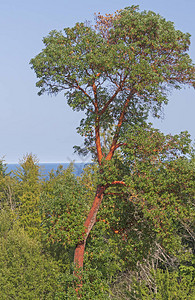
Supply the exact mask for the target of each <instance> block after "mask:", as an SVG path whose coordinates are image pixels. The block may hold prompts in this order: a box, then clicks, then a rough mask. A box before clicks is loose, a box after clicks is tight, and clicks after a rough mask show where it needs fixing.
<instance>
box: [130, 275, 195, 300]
mask: <svg viewBox="0 0 195 300" xmlns="http://www.w3.org/2000/svg"><path fill="white" fill-rule="evenodd" d="M152 279H153V280H154V281H155V291H154V290H151V289H150V288H148V286H147V284H146V283H144V282H142V283H141V284H140V285H138V284H137V283H136V282H135V283H134V287H135V289H132V294H131V293H130V295H132V299H143V300H150V299H151V300H152V299H157V300H166V299H167V300H174V299H178V300H183V299H186V300H187V299H189V300H191V299H194V296H195V288H194V283H195V282H194V277H193V274H192V272H190V274H185V273H183V274H180V272H178V271H175V272H169V271H168V270H165V271H163V270H160V269H157V271H153V278H152ZM136 285H137V287H136Z"/></svg>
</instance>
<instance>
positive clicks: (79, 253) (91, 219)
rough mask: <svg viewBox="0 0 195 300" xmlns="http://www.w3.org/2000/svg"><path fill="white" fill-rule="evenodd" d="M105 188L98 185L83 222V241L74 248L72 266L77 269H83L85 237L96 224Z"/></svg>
mask: <svg viewBox="0 0 195 300" xmlns="http://www.w3.org/2000/svg"><path fill="white" fill-rule="evenodd" d="M105 189H106V187H105V186H102V185H99V186H98V187H97V191H96V195H95V199H94V201H93V205H92V207H91V210H90V212H89V214H88V217H87V219H86V221H85V224H84V226H85V236H84V237H83V240H82V241H81V242H80V243H79V244H78V245H77V246H76V249H75V253H74V264H75V266H76V267H77V268H78V269H81V270H82V268H83V259H84V252H85V244H86V240H87V237H88V235H89V233H90V231H91V229H92V228H93V225H94V224H95V222H96V215H97V212H98V209H99V207H100V204H101V202H102V198H103V193H104V191H105Z"/></svg>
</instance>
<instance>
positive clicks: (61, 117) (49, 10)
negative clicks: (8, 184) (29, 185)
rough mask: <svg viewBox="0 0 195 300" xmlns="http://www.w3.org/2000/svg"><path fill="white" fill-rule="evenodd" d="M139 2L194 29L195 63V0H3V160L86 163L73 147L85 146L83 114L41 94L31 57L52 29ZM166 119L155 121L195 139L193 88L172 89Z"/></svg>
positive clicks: (0, 126)
mask: <svg viewBox="0 0 195 300" xmlns="http://www.w3.org/2000/svg"><path fill="white" fill-rule="evenodd" d="M130 5H139V6H140V10H145V9H146V10H153V11H154V12H157V13H159V14H160V15H162V16H163V17H165V18H166V19H167V20H171V21H173V22H174V23H175V27H176V28H177V29H179V30H181V31H183V32H189V33H190V34H191V35H192V37H191V48H190V55H191V57H192V59H193V60H194V61H195V19H194V11H195V1H194V0H185V1H181V0H163V1H157V0H145V1H125V0H120V1H119V0H118V1H116V0H104V1H103V0H99V1H92V0H91V1H89V0H82V1H79V0H72V1H70V0H55V1H51V0H47V1H46V0H33V1H27V0H17V1H16V0H1V1H0V36H1V40H0V43H1V56H0V66H1V67H0V94H1V97H0V107H1V115H0V141H1V147H0V158H2V157H4V159H5V161H6V162H7V163H10V162H18V161H19V159H21V158H22V157H23V155H25V154H26V153H31V152H32V153H33V154H36V155H37V157H38V159H39V160H40V162H69V161H71V160H75V161H81V160H82V159H81V158H79V157H78V156H77V155H75V154H73V146H74V145H81V144H82V138H81V137H80V136H79V135H78V134H77V133H76V127H77V126H78V125H79V121H80V118H81V114H79V113H76V112H72V111H71V109H70V108H69V107H68V106H67V104H66V99H65V98H64V97H63V94H60V95H58V96H57V97H50V96H47V95H44V96H41V97H39V96H37V92H38V90H37V88H36V87H35V83H36V77H35V74H34V72H33V70H31V69H30V66H29V61H30V59H31V58H33V57H34V56H35V55H36V54H38V53H39V52H40V51H41V49H42V48H43V44H42V38H43V37H44V36H46V35H47V34H48V33H49V32H50V31H51V30H53V29H57V30H61V29H63V28H64V27H71V26H73V25H74V24H75V23H76V22H82V21H85V20H93V18H94V13H95V12H101V13H102V14H105V13H113V12H114V11H116V10H117V9H121V8H124V7H126V6H130ZM169 99H170V102H169V105H168V106H167V107H166V108H165V110H164V119H163V120H160V121H155V122H154V125H155V126H156V127H157V128H160V129H161V130H162V131H163V132H165V133H172V134H175V133H179V132H180V131H184V130H188V131H189V132H190V134H191V135H192V138H193V139H194V138H195V126H194V123H195V122H194V112H195V92H194V90H193V89H185V90H182V91H176V92H172V94H171V95H170V97H169Z"/></svg>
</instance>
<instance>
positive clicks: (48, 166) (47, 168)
mask: <svg viewBox="0 0 195 300" xmlns="http://www.w3.org/2000/svg"><path fill="white" fill-rule="evenodd" d="M87 164H88V163H74V174H75V175H76V176H79V175H81V173H82V170H83V168H84V167H85V166H86V165H87ZM59 165H61V166H63V168H64V169H67V168H68V166H69V163H39V166H40V168H41V174H43V175H46V176H48V174H49V172H51V170H54V171H56V170H57V168H58V167H59ZM6 166H7V173H9V172H11V171H15V170H16V169H17V167H19V164H7V165H6Z"/></svg>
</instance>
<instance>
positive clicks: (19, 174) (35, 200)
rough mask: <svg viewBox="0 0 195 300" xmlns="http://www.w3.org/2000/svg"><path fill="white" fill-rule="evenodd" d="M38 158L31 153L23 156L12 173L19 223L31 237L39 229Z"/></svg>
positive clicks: (39, 183)
mask: <svg viewBox="0 0 195 300" xmlns="http://www.w3.org/2000/svg"><path fill="white" fill-rule="evenodd" d="M40 176H41V174H40V167H39V165H38V160H37V158H36V157H35V156H33V155H32V154H29V155H28V154H27V155H26V156H24V158H23V160H22V161H21V162H20V167H19V168H18V169H17V171H16V172H15V173H14V178H15V179H16V180H17V184H16V187H15V197H16V201H17V213H18V216H19V223H20V224H21V226H23V227H24V229H25V231H27V232H28V233H29V235H30V236H32V237H35V236H36V237H37V236H38V234H39V231H40V225H41V216H40V212H39V202H40V192H41V180H40Z"/></svg>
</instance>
